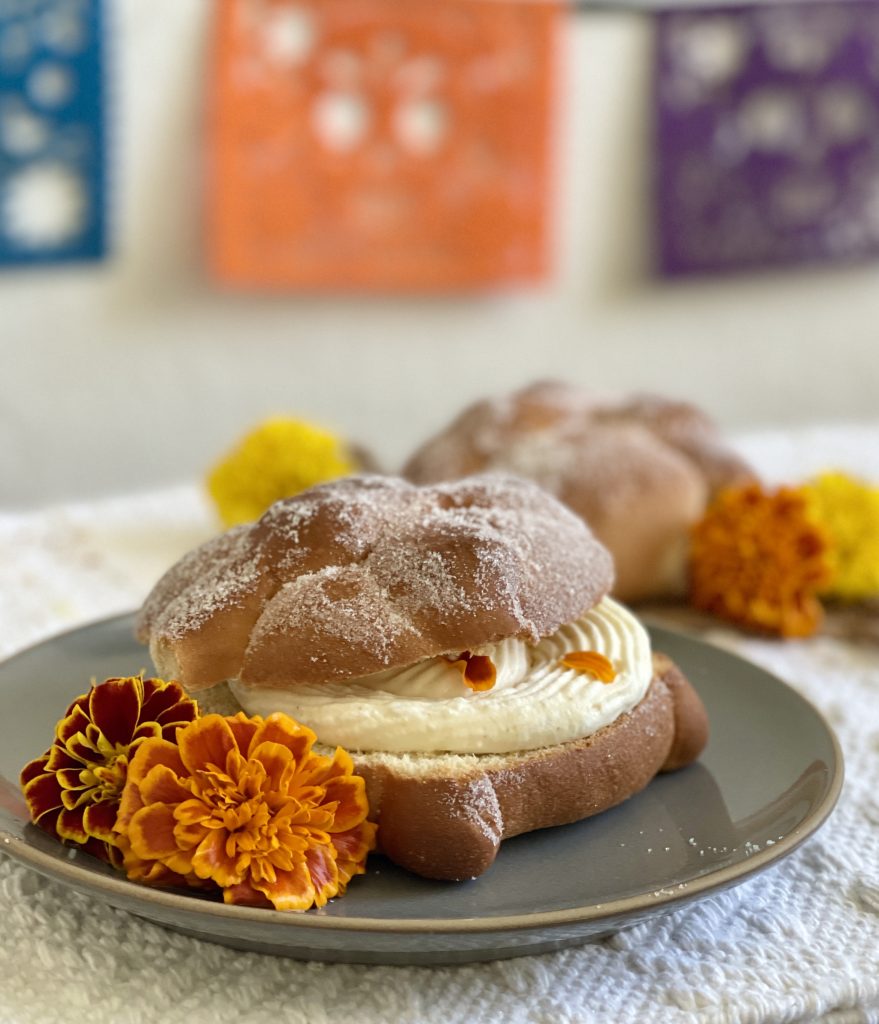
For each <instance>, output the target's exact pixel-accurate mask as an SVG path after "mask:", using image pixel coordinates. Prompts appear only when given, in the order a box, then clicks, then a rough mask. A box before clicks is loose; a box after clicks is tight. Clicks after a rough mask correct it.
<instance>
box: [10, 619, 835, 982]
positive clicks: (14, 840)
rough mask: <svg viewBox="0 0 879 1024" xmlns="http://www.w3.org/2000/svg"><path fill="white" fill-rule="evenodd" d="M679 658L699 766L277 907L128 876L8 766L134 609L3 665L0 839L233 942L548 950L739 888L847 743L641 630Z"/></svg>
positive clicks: (421, 955) (809, 808) (329, 956)
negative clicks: (452, 857) (693, 699)
mask: <svg viewBox="0 0 879 1024" xmlns="http://www.w3.org/2000/svg"><path fill="white" fill-rule="evenodd" d="M652 633H653V640H654V645H655V646H656V648H657V649H658V650H662V651H665V652H667V653H668V654H669V655H671V657H672V658H674V659H675V660H676V661H677V662H678V663H679V664H680V666H681V667H682V668H683V669H684V670H685V672H686V673H687V675H688V676H689V678H690V679H691V680H692V682H693V683H694V685H695V686H696V688H697V689H698V690H699V692H700V693H701V695H702V698H703V699H704V701H705V704H706V705H707V707H708V713H709V716H710V718H711V722H712V727H713V732H712V737H711V742H710V743H709V746H708V749H707V750H706V752H705V754H704V755H703V757H702V759H701V760H700V761H699V763H697V764H695V765H692V766H691V767H689V768H687V769H685V770H683V771H681V772H677V773H675V774H673V775H665V776H660V777H659V778H657V779H655V780H654V781H653V782H652V783H651V784H650V786H648V787H647V789H646V790H645V791H644V792H643V793H640V794H639V795H638V796H636V797H633V798H632V799H631V800H629V801H628V802H626V803H625V804H623V805H622V806H620V807H617V808H614V809H613V810H610V811H607V812H605V813H604V814H602V815H599V816H598V817H596V818H593V819H590V820H588V821H584V822H580V823H578V824H576V825H567V826H564V827H563V828H556V829H549V830H546V831H543V832H534V833H531V834H530V835H525V836H520V837H519V838H517V839H512V840H510V841H508V842H506V843H504V845H503V846H502V848H501V851H500V854H499V856H498V859H497V861H496V863H495V865H494V866H493V867H492V868H491V870H490V871H488V872H487V873H486V874H485V875H483V876H482V877H481V878H479V879H477V880H475V881H472V882H464V883H439V882H430V881H426V880H424V879H421V878H416V877H415V876H412V875H409V874H407V873H405V872H403V871H401V870H399V869H397V868H395V867H394V866H393V865H392V864H390V863H388V862H387V861H385V860H383V859H382V858H380V857H375V858H372V859H371V860H370V869H369V872H368V874H367V875H366V876H364V877H361V878H357V879H355V880H354V881H353V882H352V884H351V886H350V888H349V890H348V894H347V895H346V896H345V897H344V899H341V900H337V901H335V902H333V903H331V904H330V905H328V906H327V907H325V908H324V909H323V910H321V911H310V912H308V913H306V914H281V913H277V912H275V911H271V910H257V909H252V908H246V907H227V906H224V905H223V904H222V903H217V902H214V901H211V900H208V899H204V898H199V897H196V896H192V895H189V894H182V893H178V892H170V891H160V890H154V889H147V888H144V887H142V886H138V885H135V884H133V883H130V882H127V881H125V879H123V878H122V877H120V876H118V875H116V874H115V873H113V872H112V871H111V870H110V869H108V868H106V867H105V866H104V865H103V864H101V863H99V862H98V861H96V860H93V859H92V858H91V857H89V856H88V855H85V854H82V853H80V852H78V851H75V850H72V849H68V848H65V847H63V846H61V845H60V844H59V843H56V842H54V841H53V840H52V839H51V838H50V837H48V836H47V835H45V834H43V833H42V832H41V831H39V830H38V829H36V828H35V827H34V826H33V825H30V824H29V823H28V821H27V812H26V808H25V806H24V803H23V801H22V799H21V796H20V794H19V791H18V784H17V778H18V771H19V768H20V767H21V765H23V764H24V763H25V762H26V761H27V760H29V759H30V758H31V757H34V756H36V755H38V754H40V753H42V751H43V750H44V749H45V748H46V746H47V745H48V742H49V740H50V738H51V735H52V729H53V725H54V723H55V721H56V720H57V719H58V717H59V716H60V715H61V714H62V712H63V710H64V708H65V707H66V705H67V703H68V702H69V701H70V700H71V699H72V698H73V697H75V696H76V695H77V694H79V693H81V692H83V691H84V690H85V689H87V688H88V685H89V681H90V680H91V678H92V677H97V678H98V679H102V678H104V677H105V676H110V675H129V674H132V673H136V672H138V671H140V669H142V668H143V667H144V666H145V664H146V663H147V660H148V659H147V655H146V653H145V651H144V650H143V648H141V647H139V646H138V645H137V644H136V643H135V642H134V641H133V639H132V622H131V618H130V617H121V618H115V619H109V620H107V621H105V622H99V623H96V624H95V625H91V626H87V627H85V628H83V629H78V630H75V631H74V632H70V633H65V634H63V635H61V636H58V637H55V638H53V639H51V640H48V641H46V642H45V643H42V644H40V645H39V646H37V647H34V648H31V649H30V650H28V651H25V652H24V653H22V654H19V655H17V656H16V657H14V658H12V659H11V660H10V661H7V662H6V663H5V664H3V665H0V692H2V694H3V700H4V707H5V709H6V711H5V714H4V715H3V717H2V722H0V843H2V847H0V848H2V849H3V850H5V852H7V853H8V854H9V855H11V856H12V857H15V858H16V859H17V860H20V861H22V862H23V863H24V864H27V865H28V866H29V867H31V868H33V869H34V870H36V871H38V872H40V873H41V874H43V875H46V876H47V877H49V878H53V879H56V880H57V881H60V882H62V883H64V884H65V885H69V886H70V887H71V888H73V889H76V890H77V891H79V892H81V893H85V894H86V895H87V896H90V897H93V898H94V899H97V900H101V901H103V902H105V903H110V904H112V905H113V906H116V907H121V908H123V909H124V910H128V911H130V912H131V913H133V914H137V915H139V916H141V917H145V918H149V919H150V920H151V921H155V922H158V923H159V924H163V925H166V926H168V927H170V928H174V929H176V930H178V931H181V932H185V933H187V934H190V935H195V936H198V937H199V938H203V939H208V940H210V941H212V942H219V943H223V944H225V945H230V946H234V947H237V948H241V949H250V950H257V951H261V952H268V953H278V954H283V955H285V956H291V957H299V958H302V959H313V960H344V961H353V962H361V963H453V962H465V961H471V960H488V959H497V958H500V957H510V956H519V955H523V954H526V953H538V952H544V951H546V950H552V949H558V948H561V947H562V946H566V945H572V944H574V943H577V942H582V941H585V940H587V939H590V938H594V937H597V936H599V935H602V934H606V933H607V932H610V931H613V930H615V929H619V928H620V927H622V926H624V925H627V924H631V923H633V922H634V921H637V920H639V919H641V918H643V917H646V916H648V915H651V914H656V913H658V912H662V911H665V910H669V909H673V908H675V907H677V906H680V905H681V904H683V903H685V902H687V901H690V900H695V899H698V898H700V897H704V896H706V895H709V894H710V893H713V892H717V891H718V890H720V889H723V888H725V887H727V886H730V885H735V884H736V883H738V882H741V881H743V880H744V879H746V878H748V877H749V876H751V875H753V874H755V873H756V872H758V871H761V870H762V869H764V868H767V867H769V866H770V865H771V864H773V863H774V862H775V861H777V860H779V859H780V858H781V857H783V856H785V855H786V854H788V853H790V852H791V850H793V849H795V848H796V847H797V846H798V845H799V844H800V843H801V842H802V841H803V840H804V839H806V838H807V836H809V835H810V834H811V833H812V832H814V831H815V829H817V828H818V826H819V825H821V823H822V822H823V821H824V820H825V819H826V817H827V816H828V814H829V813H830V811H831V810H832V809H833V805H834V803H835V802H836V799H837V796H838V794H839V790H840V787H841V785H842V774H843V769H842V755H841V753H840V750H839V746H838V744H837V742H836V739H835V738H834V736H833V733H832V732H831V730H830V728H829V727H828V726H827V724H826V723H825V722H824V720H823V719H822V718H821V716H820V715H819V714H818V712H817V711H816V710H815V709H814V708H813V707H812V706H811V705H810V704H808V703H807V702H806V701H805V700H803V698H802V697H800V696H799V695H798V694H797V693H795V692H794V691H793V690H791V689H790V688H789V687H788V686H786V685H785V684H784V683H781V682H780V681H779V680H777V679H775V678H774V677H772V676H770V675H768V674H767V673H766V672H764V671H763V670H762V669H759V668H757V667H756V666H754V665H751V664H749V663H748V662H746V661H743V660H742V659H740V658H737V657H735V656H733V655H731V654H728V653H726V652H724V651H721V650H718V649H717V648H714V647H711V646H709V645H708V644H705V643H703V642H701V641H699V640H695V639H692V638H690V637H686V636H683V635H681V634H678V633H673V632H671V631H668V630H665V629H658V628H657V629H654V630H652Z"/></svg>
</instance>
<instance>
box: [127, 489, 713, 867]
mask: <svg viewBox="0 0 879 1024" xmlns="http://www.w3.org/2000/svg"><path fill="white" fill-rule="evenodd" d="M612 582H613V569H612V565H611V559H610V556H609V554H608V552H607V551H606V549H605V548H604V547H603V546H602V545H601V544H600V543H598V541H596V540H595V538H594V537H593V536H592V534H591V533H590V532H589V530H588V528H587V527H586V526H585V525H584V523H583V521H582V520H581V519H579V518H578V517H576V516H574V515H573V514H572V513H571V512H569V511H568V510H567V509H565V508H564V507H563V506H562V505H561V504H560V503H559V502H558V501H556V500H555V499H554V498H553V497H552V496H551V495H549V494H547V493H546V492H545V491H542V490H541V489H540V488H538V487H537V486H536V485H534V484H533V483H529V482H527V481H524V480H521V479H517V478H514V477H505V476H492V475H486V476H482V477H472V478H470V479H466V480H462V481H460V482H457V483H453V484H442V485H438V486H432V487H415V486H413V485H412V484H409V483H406V482H405V481H403V480H396V479H389V478H383V477H376V476H361V477H349V478H347V479H344V480H338V481H335V482H333V483H328V484H323V485H321V486H318V487H314V488H312V489H311V490H309V491H306V492H304V493H303V494H300V495H298V496H297V497H295V498H290V499H287V500H284V501H280V502H278V503H277V504H275V505H273V506H272V507H271V508H270V509H269V510H268V511H267V512H266V513H265V515H263V517H262V518H261V519H259V520H258V521H257V522H255V523H253V524H252V525H249V526H240V527H236V528H234V529H232V530H230V531H229V532H228V533H225V534H223V535H221V536H219V537H217V538H216V539H214V540H212V541H209V542H208V543H207V544H204V545H203V546H202V547H200V548H198V549H197V550H195V551H193V552H191V553H190V554H189V555H187V556H186V557H184V558H183V559H182V560H181V561H180V562H179V563H178V564H177V565H175V566H174V567H173V568H172V569H170V570H169V572H168V573H166V575H165V576H164V577H163V579H162V580H160V581H159V583H158V584H157V586H156V587H155V589H154V590H153V592H152V593H151V594H150V596H149V597H148V599H147V601H146V604H145V605H144V608H143V610H142V612H141V614H140V619H139V624H138V629H139V636H140V637H141V639H142V640H143V641H144V642H148V643H149V644H150V652H151V654H152V658H153V660H154V662H155V664H156V668H157V670H158V671H159V672H160V673H161V674H162V675H164V676H166V677H168V678H175V679H178V680H179V681H180V682H181V683H182V684H183V686H184V687H185V688H186V689H187V690H188V691H189V692H190V693H192V694H193V695H195V696H197V697H198V698H199V700H200V701H201V703H202V705H203V706H205V705H207V706H209V707H212V709H214V710H221V711H223V712H224V713H234V711H236V710H238V708H239V707H240V706H243V707H244V709H245V710H246V711H247V712H248V713H249V714H261V715H268V714H270V713H271V712H273V711H284V712H286V713H287V714H290V715H292V716H293V717H294V718H296V719H298V720H299V721H301V722H303V723H304V724H306V725H308V726H310V727H311V728H312V729H313V730H314V731H315V732H316V733H317V736H318V740H319V741H320V742H321V743H323V744H327V745H331V746H332V745H337V744H338V745H340V746H344V747H346V748H347V749H348V750H349V751H350V752H351V754H352V756H353V758H354V761H355V765H356V767H357V770H358V772H359V773H360V774H362V775H363V776H364V778H365V779H366V784H367V792H368V797H369V802H370V808H371V817H372V818H373V820H375V821H377V823H378V825H379V847H380V849H381V850H382V851H383V852H384V853H385V854H387V856H389V857H390V858H391V859H392V860H393V861H395V862H396V863H398V864H401V865H402V866H403V867H406V868H408V869H410V870H412V871H414V872H417V873H418V874H421V875H425V876H428V877H432V878H446V879H462V878H471V877H474V876H476V875H479V874H481V873H482V872H483V871H485V870H486V869H487V868H488V867H489V866H490V865H491V863H492V861H493V860H494V858H495V855H496V853H497V849H498V846H499V845H500V842H501V840H502V839H505V838H508V837H509V836H514V835H518V834H519V833H522V832H528V831H531V830H532V829H537V828H545V827H547V826H550V825H560V824H564V823H566V822H571V821H576V820H578V819H580V818H584V817H587V816H588V815H590V814H595V813H597V812H598V811H602V810H604V809H605V808H607V807H610V806H612V805H613V804H617V803H619V802H620V801H621V800H625V799H626V798H627V797H629V796H631V795H632V794H633V793H636V792H637V791H638V790H640V789H641V788H643V787H644V786H646V785H647V783H648V782H649V781H650V780H651V779H652V778H653V776H654V775H655V774H656V773H657V772H658V771H662V770H668V769H671V768H676V767H679V766H681V765H684V764H687V763H689V762H690V761H692V760H693V759H694V758H695V757H697V756H698V754H699V752H700V751H701V749H702V747H703V746H704V743H705V739H706V735H707V723H706V718H705V712H704V709H703V707H702V705H701V702H700V701H699V698H698V697H697V696H696V693H695V691H694V690H693V689H692V688H691V686H690V684H689V683H688V682H687V681H686V680H685V679H684V678H683V676H682V675H681V674H680V672H679V671H678V670H677V669H676V668H675V667H674V665H673V664H672V663H671V662H670V661H669V660H668V659H667V658H664V657H662V656H661V655H652V656H651V652H650V644H649V640H648V637H647V633H646V631H645V630H644V628H643V627H642V626H641V625H640V624H639V623H638V622H637V621H636V620H635V619H634V617H633V616H632V615H631V614H630V613H629V612H628V611H626V610H625V609H624V608H622V607H621V606H620V605H617V604H616V603H615V602H614V601H612V600H611V599H610V598H608V597H607V594H608V591H609V590H610V588H611V584H612Z"/></svg>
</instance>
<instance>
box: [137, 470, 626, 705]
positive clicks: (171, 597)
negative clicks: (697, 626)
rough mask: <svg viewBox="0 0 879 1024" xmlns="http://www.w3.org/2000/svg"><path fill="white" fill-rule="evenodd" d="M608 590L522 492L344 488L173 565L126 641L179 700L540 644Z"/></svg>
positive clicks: (570, 521)
mask: <svg viewBox="0 0 879 1024" xmlns="http://www.w3.org/2000/svg"><path fill="white" fill-rule="evenodd" d="M612 583H613V568H612V562H611V558H610V555H609V554H608V552H607V551H606V550H605V548H604V547H603V546H602V545H601V544H600V543H599V542H598V541H597V540H596V539H595V538H594V537H593V536H592V534H591V533H590V531H589V529H588V528H587V527H586V526H585V524H584V523H583V522H582V520H581V519H579V518H578V517H576V516H575V515H573V514H571V512H569V511H568V510H567V509H566V508H565V507H564V506H563V505H561V504H560V503H559V502H558V501H556V499H554V498H553V497H552V496H551V495H549V494H547V493H546V492H545V491H543V490H541V489H540V488H539V487H537V486H535V485H534V484H533V483H530V482H527V481H524V480H521V479H517V478H515V477H509V476H503V475H494V474H491V475H485V476H481V477H479V476H477V477H471V478H469V479H465V480H461V481H459V482H457V483H450V484H442V485H438V486H428V487H418V486H413V485H412V484H411V483H407V482H406V481H403V480H399V479H395V478H389V477H378V476H355V477H348V478H346V479H343V480H337V481H333V482H331V483H327V484H322V485H320V486H318V487H313V488H311V490H309V491H305V492H303V493H302V494H300V495H298V496H296V497H294V498H289V499H286V500H284V501H279V502H277V503H276V504H274V505H273V506H272V507H271V508H270V509H269V510H268V511H267V512H266V513H265V514H264V515H263V516H262V518H260V519H259V520H257V521H256V522H255V523H252V524H250V525H247V526H239V527H235V528H234V529H232V530H229V531H228V532H227V533H224V534H222V535H220V536H219V537H217V538H215V539H214V540H211V541H208V542H207V543H206V544H203V545H202V546H201V547H199V548H197V549H196V550H195V551H192V552H190V553H189V554H188V555H186V556H184V558H183V559H181V560H180V561H179V562H178V563H177V564H176V565H175V566H173V567H172V568H171V569H170V570H169V571H168V572H167V573H166V574H165V575H164V576H163V577H162V579H161V580H160V581H159V582H158V583H157V584H156V586H155V587H154V589H153V591H152V593H151V594H150V595H149V597H148V598H147V600H146V603H145V604H144V606H143V608H142V610H141V613H140V616H139V619H138V627H137V628H138V636H139V638H140V639H141V640H142V641H143V642H148V643H149V644H150V651H151V654H152V657H153V660H154V662H155V663H156V668H157V669H158V670H159V671H160V672H162V673H163V674H167V675H168V676H172V677H174V678H176V679H178V680H179V681H180V682H181V683H182V684H183V685H184V686H186V687H187V688H188V689H190V690H198V689H199V688H202V687H207V686H212V685H214V684H215V683H218V682H221V681H223V680H226V679H240V680H241V681H243V682H245V683H251V684H254V685H264V686H277V687H284V686H285V685H290V684H291V683H293V682H305V683H314V682H321V681H327V680H344V679H355V678H358V677H360V676H365V675H369V674H371V673H373V672H379V671H382V670H384V669H389V668H396V667H400V666H404V665H409V664H414V663H415V662H417V661H420V660H421V659H423V658H428V657H435V656H437V655H442V654H453V655H455V656H457V655H458V654H460V652H462V651H464V650H470V649H472V648H475V647H481V646H483V645H485V644H490V643H495V642H497V641H499V640H503V639H506V638H509V637H521V638H526V639H529V640H534V641H536V640H538V639H539V638H540V637H543V636H548V635H550V634H551V633H553V632H555V630H556V629H558V627H559V626H561V625H563V624H564V623H566V622H572V621H574V620H575V619H577V618H578V617H579V616H580V615H582V614H583V613H584V612H585V611H588V609H589V608H591V607H592V606H593V605H595V604H596V603H597V602H598V601H599V600H600V599H601V598H602V597H604V596H605V594H607V592H608V591H609V590H610V588H611V586H612Z"/></svg>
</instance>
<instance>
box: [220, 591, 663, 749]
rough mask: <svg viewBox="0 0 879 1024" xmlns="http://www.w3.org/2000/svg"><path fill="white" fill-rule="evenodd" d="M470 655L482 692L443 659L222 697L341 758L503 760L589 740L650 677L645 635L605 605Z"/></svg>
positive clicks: (631, 702) (239, 689) (239, 688)
mask: <svg viewBox="0 0 879 1024" xmlns="http://www.w3.org/2000/svg"><path fill="white" fill-rule="evenodd" d="M572 651H597V652H598V653H599V654H603V655H604V656H605V657H606V658H608V659H610V661H611V663H612V664H613V667H614V669H615V670H616V673H617V675H616V678H615V679H614V680H613V682H611V683H602V682H601V681H600V680H598V679H595V678H594V677H593V676H591V675H589V674H587V673H584V672H578V671H576V670H575V669H570V668H567V667H565V666H564V665H562V664H561V659H562V658H563V657H564V656H565V655H566V654H569V653H571V652H572ZM454 653H457V652H454ZM472 653H474V654H485V655H488V656H489V657H490V658H491V659H492V661H493V662H494V664H495V667H496V668H497V679H496V681H495V685H494V687H493V688H492V689H491V690H486V691H483V692H480V693H476V692H473V691H472V690H470V688H469V687H468V686H467V685H466V683H464V681H463V678H462V675H461V670H460V668H458V667H456V666H454V665H453V664H451V663H450V662H449V661H448V660H447V659H446V658H428V659H426V660H424V661H421V662H418V663H417V664H415V665H409V666H406V667H405V668H396V669H390V670H388V671H386V672H379V673H376V674H375V675H371V676H364V677H362V678H360V679H353V680H346V681H345V682H327V683H316V684H297V685H296V686H293V687H290V688H289V689H285V690H278V689H272V688H269V687H250V686H244V685H242V684H240V683H237V682H234V681H233V682H232V683H231V687H232V692H233V693H234V695H235V697H236V698H237V700H238V701H239V703H240V704H241V705H242V707H243V708H244V709H245V711H246V712H247V713H248V714H250V715H269V714H271V713H272V712H273V711H283V712H286V714H288V715H291V716H292V717H293V718H295V719H297V720H298V721H300V722H302V723H304V724H305V725H307V726H309V727H310V728H312V729H313V730H314V731H315V732H316V733H317V735H318V738H319V739H320V741H321V742H322V743H326V744H329V745H338V746H342V747H345V748H347V749H348V750H379V751H389V752H406V751H418V752H423V753H439V752H450V753H459V754H488V753H494V754H503V753H508V752H510V751H521V750H530V749H533V748H536V747H546V746H553V745H555V744H557V743H566V742H568V741H569V740H574V739H579V738H580V737H583V736H590V735H592V733H594V732H597V731H598V730H599V729H601V728H602V727H603V726H605V725H609V724H610V723H611V722H613V721H614V720H615V719H616V718H617V717H618V716H619V715H621V714H623V713H624V712H626V711H630V710H631V709H632V708H633V707H634V706H635V705H636V704H637V703H638V702H639V701H640V700H641V698H642V697H643V696H644V694H645V693H646V692H647V687H648V686H649V685H650V680H651V678H652V676H653V667H652V663H651V656H650V640H649V638H648V636H647V632H646V630H645V629H644V627H643V626H642V625H641V623H640V622H638V620H637V619H636V618H635V617H634V616H633V615H632V614H631V612H629V611H628V610H627V609H625V608H623V607H622V605H619V604H617V602H616V601H613V600H611V599H610V598H605V599H604V600H603V601H601V602H600V603H599V604H598V605H596V606H595V607H594V608H592V609H591V610H590V611H588V612H586V614H585V615H583V616H582V617H581V618H580V619H578V620H577V621H576V622H572V623H569V624H568V625H565V626H562V627H561V628H560V629H558V630H557V631H556V632H555V633H554V634H553V635H552V636H549V637H546V638H545V639H543V640H541V641H540V643H538V644H532V643H529V642H528V641H525V640H515V639H514V640H503V641H501V642H500V643H498V644H493V645H491V646H488V647H482V648H479V649H478V650H474V651H473V652H472Z"/></svg>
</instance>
